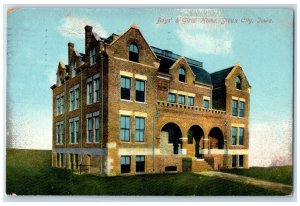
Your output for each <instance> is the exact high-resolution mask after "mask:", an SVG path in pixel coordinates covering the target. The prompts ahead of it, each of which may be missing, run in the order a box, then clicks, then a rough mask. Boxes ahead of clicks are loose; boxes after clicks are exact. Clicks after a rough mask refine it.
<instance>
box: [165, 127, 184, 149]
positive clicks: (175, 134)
mask: <svg viewBox="0 0 300 206" xmlns="http://www.w3.org/2000/svg"><path fill="white" fill-rule="evenodd" d="M161 132H167V133H168V143H169V144H173V153H174V154H178V151H179V147H180V149H182V132H181V129H180V127H179V126H178V125H177V124H175V123H173V122H169V123H167V124H165V125H164V126H163V127H162V129H161Z"/></svg>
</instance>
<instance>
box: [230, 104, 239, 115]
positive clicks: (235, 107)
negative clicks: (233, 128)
mask: <svg viewBox="0 0 300 206" xmlns="http://www.w3.org/2000/svg"><path fill="white" fill-rule="evenodd" d="M231 108H232V109H231V110H232V116H237V113H238V101H237V100H232V103H231Z"/></svg>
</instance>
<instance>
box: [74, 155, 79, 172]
mask: <svg viewBox="0 0 300 206" xmlns="http://www.w3.org/2000/svg"><path fill="white" fill-rule="evenodd" d="M74 166H75V169H78V154H75V155H74Z"/></svg>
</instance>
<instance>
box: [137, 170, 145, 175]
mask: <svg viewBox="0 0 300 206" xmlns="http://www.w3.org/2000/svg"><path fill="white" fill-rule="evenodd" d="M135 174H137V175H142V174H146V172H145V171H144V172H135Z"/></svg>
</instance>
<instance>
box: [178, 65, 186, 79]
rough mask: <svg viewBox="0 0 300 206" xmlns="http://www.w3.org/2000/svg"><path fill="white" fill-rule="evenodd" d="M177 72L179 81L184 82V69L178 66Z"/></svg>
mask: <svg viewBox="0 0 300 206" xmlns="http://www.w3.org/2000/svg"><path fill="white" fill-rule="evenodd" d="M178 73H179V81H180V82H185V70H184V69H183V68H180V69H179V70H178Z"/></svg>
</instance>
